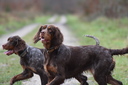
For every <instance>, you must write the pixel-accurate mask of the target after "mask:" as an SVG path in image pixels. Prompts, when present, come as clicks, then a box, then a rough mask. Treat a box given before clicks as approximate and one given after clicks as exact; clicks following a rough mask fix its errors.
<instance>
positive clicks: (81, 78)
mask: <svg viewBox="0 0 128 85" xmlns="http://www.w3.org/2000/svg"><path fill="white" fill-rule="evenodd" d="M75 78H76V79H77V80H78V81H79V82H80V85H88V83H87V77H86V76H84V75H78V76H76V77H75Z"/></svg>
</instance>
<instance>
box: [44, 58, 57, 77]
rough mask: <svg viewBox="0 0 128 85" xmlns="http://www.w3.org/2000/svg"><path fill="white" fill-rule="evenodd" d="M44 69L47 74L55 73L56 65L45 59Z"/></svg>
mask: <svg viewBox="0 0 128 85" xmlns="http://www.w3.org/2000/svg"><path fill="white" fill-rule="evenodd" d="M44 69H45V71H46V72H47V73H48V75H55V74H56V73H57V66H56V65H55V63H54V62H53V61H50V60H47V61H46V63H45V64H44Z"/></svg>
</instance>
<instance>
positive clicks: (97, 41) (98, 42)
mask: <svg viewBox="0 0 128 85" xmlns="http://www.w3.org/2000/svg"><path fill="white" fill-rule="evenodd" d="M85 36H86V37H90V38H93V39H94V40H95V41H96V45H100V41H99V40H98V39H97V38H96V37H94V36H91V35H85Z"/></svg>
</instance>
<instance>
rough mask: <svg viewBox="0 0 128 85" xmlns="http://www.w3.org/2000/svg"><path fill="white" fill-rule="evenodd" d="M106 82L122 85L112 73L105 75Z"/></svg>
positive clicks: (112, 84)
mask: <svg viewBox="0 0 128 85" xmlns="http://www.w3.org/2000/svg"><path fill="white" fill-rule="evenodd" d="M107 82H108V83H109V84H111V85H123V84H122V82H120V81H118V80H116V79H114V78H113V77H112V75H109V76H107Z"/></svg>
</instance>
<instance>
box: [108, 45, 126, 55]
mask: <svg viewBox="0 0 128 85" xmlns="http://www.w3.org/2000/svg"><path fill="white" fill-rule="evenodd" d="M109 51H110V53H111V55H123V54H128V47H127V48H123V49H109Z"/></svg>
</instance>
